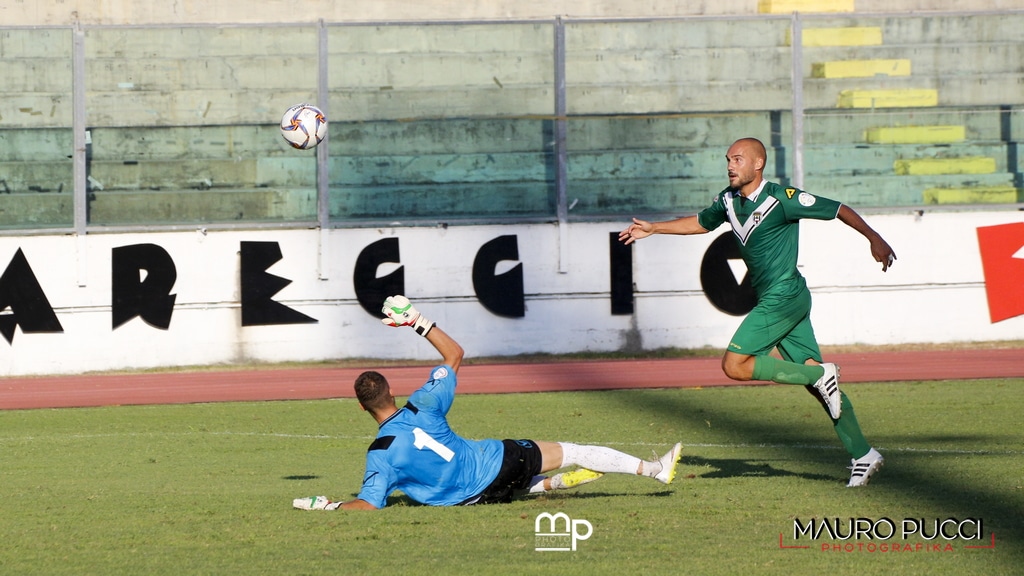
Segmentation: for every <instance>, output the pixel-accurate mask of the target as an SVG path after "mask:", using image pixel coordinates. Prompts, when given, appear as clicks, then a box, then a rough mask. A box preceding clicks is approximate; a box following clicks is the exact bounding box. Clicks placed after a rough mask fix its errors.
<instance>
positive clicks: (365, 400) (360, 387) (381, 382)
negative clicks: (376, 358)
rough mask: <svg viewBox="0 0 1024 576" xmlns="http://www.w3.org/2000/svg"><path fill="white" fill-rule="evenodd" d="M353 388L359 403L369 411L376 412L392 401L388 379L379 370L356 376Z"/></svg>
mask: <svg viewBox="0 0 1024 576" xmlns="http://www.w3.org/2000/svg"><path fill="white" fill-rule="evenodd" d="M353 388H355V391H356V398H357V399H358V400H359V403H360V404H362V405H363V408H366V409H367V410H368V411H370V412H378V411H380V410H381V409H383V408H387V407H388V406H389V405H391V404H393V403H394V400H392V398H391V386H390V385H389V384H388V379H387V378H385V377H384V375H383V374H381V373H380V372H374V371H373V370H367V371H366V372H363V373H362V374H360V375H359V376H357V377H356V382H355V384H354V385H353Z"/></svg>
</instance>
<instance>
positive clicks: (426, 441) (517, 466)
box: [292, 296, 682, 510]
mask: <svg viewBox="0 0 1024 576" xmlns="http://www.w3.org/2000/svg"><path fill="white" fill-rule="evenodd" d="M383 312H384V314H385V315H386V316H387V318H384V319H382V321H383V322H384V323H385V324H386V325H388V326H409V327H412V328H413V329H415V331H416V333H417V334H419V335H420V336H422V337H424V338H426V339H427V341H428V342H430V343H431V344H432V345H433V346H434V348H436V349H437V351H438V352H439V353H440V354H441V358H442V362H441V365H439V366H436V367H435V368H433V369H432V370H431V371H430V377H429V379H428V380H427V382H426V384H424V385H423V386H422V387H421V388H420V389H419V390H417V391H415V392H413V393H412V395H411V396H410V397H409V401H408V402H407V403H406V404H405V406H403V407H402V408H399V407H398V406H397V404H395V397H394V396H392V394H391V388H390V386H389V385H388V381H387V379H385V378H384V376H382V375H381V374H379V373H377V372H373V371H368V372H363V373H362V374H360V375H359V376H358V377H357V378H356V381H355V392H356V398H357V399H358V400H359V405H360V406H361V407H362V408H363V409H364V410H366V411H367V412H369V414H370V416H372V417H373V419H374V420H376V421H377V424H378V425H379V431H378V432H377V438H376V439H375V440H374V441H373V443H371V444H370V448H369V451H368V452H367V454H366V472H365V474H364V475H363V486H362V489H361V490H360V491H359V494H358V496H357V497H356V498H355V499H354V500H350V501H348V502H332V501H331V500H329V499H328V498H327V497H325V496H313V497H307V498H296V499H295V500H294V501H293V502H292V505H293V506H294V507H295V508H298V509H301V510H337V509H339V508H340V509H344V510H376V509H379V508H383V507H384V506H385V505H386V504H387V498H388V496H389V495H390V494H391V493H392V492H394V491H395V490H401V491H402V492H404V493H405V494H406V495H407V496H409V497H410V498H412V499H413V500H415V501H417V502H420V503H423V504H429V505H431V506H455V505H468V504H488V503H496V502H510V501H511V500H512V497H513V495H515V494H517V493H538V492H546V491H548V490H559V489H563V488H573V487H576V486H579V485H581V484H585V483H587V482H591V481H593V480H596V479H597V478H599V477H601V476H602V475H603V474H604V473H605V472H616V473H621V474H635V475H638V476H648V477H651V478H654V479H656V480H658V481H660V482H662V483H665V484H668V483H670V482H672V479H673V478H674V477H675V470H676V464H677V462H678V461H679V454H680V451H681V450H682V445H681V444H676V445H675V446H673V447H672V449H671V450H669V452H668V453H667V454H665V455H664V456H662V457H661V458H659V459H657V460H652V461H644V460H641V459H640V458H637V457H635V456H630V455H629V454H624V453H622V452H619V451H617V450H613V449H611V448H605V447H603V446H582V445H577V444H570V443H566V442H538V441H534V440H493V439H491V440H468V439H466V438H463V437H461V436H459V435H458V434H456V433H455V432H453V431H452V429H451V428H450V427H449V426H448V419H447V417H446V416H447V414H448V410H449V409H450V408H451V406H452V402H453V401H454V399H455V386H456V382H457V378H456V374H457V373H458V371H459V365H460V364H461V363H462V357H463V349H462V347H461V346H460V345H459V344H458V343H457V342H456V341H455V340H453V339H452V338H451V337H450V336H449V335H448V334H447V333H445V332H444V331H443V330H441V328H439V327H438V326H436V325H435V324H434V323H433V322H431V321H429V320H427V319H426V318H425V317H424V316H423V315H422V314H420V313H419V312H418V311H417V310H416V308H414V307H413V306H412V304H411V303H410V302H409V300H408V298H406V297H405V296H390V297H388V298H387V299H386V300H385V301H384V307H383ZM568 466H578V467H579V468H576V469H574V470H571V471H565V472H561V473H559V474H555V475H553V476H550V477H548V476H544V475H543V474H544V473H546V472H550V471H553V470H557V469H559V468H563V467H568Z"/></svg>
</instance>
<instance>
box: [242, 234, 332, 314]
mask: <svg viewBox="0 0 1024 576" xmlns="http://www.w3.org/2000/svg"><path fill="white" fill-rule="evenodd" d="M240 254H241V278H240V282H241V284H242V326H269V325H274V324H316V322H317V320H316V318H311V317H309V316H306V315H305V314H303V313H302V312H299V311H298V310H295V309H294V308H289V307H288V306H285V305H284V304H281V303H280V302H277V301H275V300H274V299H273V298H272V297H273V296H274V294H277V293H278V292H280V291H281V289H282V288H284V287H285V286H287V285H289V284H291V283H292V281H291V280H288V279H287V278H281V277H280V276H275V275H273V274H270V273H269V272H267V268H270V267H271V266H273V265H274V263H276V262H277V261H278V260H280V259H281V257H282V256H281V246H280V245H279V244H278V243H277V242H242V243H241V250H240Z"/></svg>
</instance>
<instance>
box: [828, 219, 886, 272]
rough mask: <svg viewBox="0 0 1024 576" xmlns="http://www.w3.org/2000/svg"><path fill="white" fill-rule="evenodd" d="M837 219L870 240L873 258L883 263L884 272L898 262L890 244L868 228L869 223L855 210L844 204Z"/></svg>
mask: <svg viewBox="0 0 1024 576" xmlns="http://www.w3.org/2000/svg"><path fill="white" fill-rule="evenodd" d="M836 217H837V218H839V220H840V221H841V222H842V223H843V224H846V225H847V226H849V227H850V228H853V229H854V230H856V231H857V232H860V233H861V234H862V235H863V236H864V237H865V238H867V239H868V242H870V243H871V257H872V258H874V259H875V262H881V263H882V272H885V271H886V270H888V269H889V267H890V266H892V263H893V262H895V261H896V253H895V252H893V250H892V248H891V247H890V246H889V243H888V242H886V241H885V240H883V239H882V237H881V236H880V235H879V234H878V232H875V230H874V229H873V228H871V226H868V223H867V222H865V221H864V219H863V218H861V216H860V214H857V212H856V211H854V209H853V208H850V207H849V206H847V205H846V204H843V205H842V206H840V207H839V214H838V215H837V216H836Z"/></svg>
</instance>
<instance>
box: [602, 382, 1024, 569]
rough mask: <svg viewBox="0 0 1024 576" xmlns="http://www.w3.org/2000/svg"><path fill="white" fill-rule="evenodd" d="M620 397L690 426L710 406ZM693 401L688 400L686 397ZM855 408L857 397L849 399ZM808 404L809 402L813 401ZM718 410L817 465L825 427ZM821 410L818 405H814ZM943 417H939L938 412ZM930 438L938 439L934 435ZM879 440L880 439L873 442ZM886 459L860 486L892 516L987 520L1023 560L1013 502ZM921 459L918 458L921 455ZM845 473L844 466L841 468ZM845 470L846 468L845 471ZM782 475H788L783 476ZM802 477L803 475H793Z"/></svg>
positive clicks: (728, 424)
mask: <svg viewBox="0 0 1024 576" xmlns="http://www.w3.org/2000/svg"><path fill="white" fill-rule="evenodd" d="M729 392H730V393H742V390H731V391H729ZM618 394H626V395H628V396H629V397H630V398H629V400H627V401H623V399H622V397H621V396H609V400H610V401H611V402H613V403H614V406H615V409H616V410H618V411H620V412H621V411H623V410H624V409H625V408H626V407H627V406H629V405H632V407H633V408H634V409H637V410H639V411H641V412H643V413H645V414H657V415H660V417H661V418H662V419H663V420H664V421H665V422H671V421H673V420H677V421H678V420H683V421H689V422H704V421H706V418H707V411H708V409H709V408H710V406H709V405H708V404H707V403H706V401H705V400H697V399H696V398H694V400H695V401H694V402H693V403H692V404H691V403H689V402H684V397H679V396H676V397H674V398H671V399H669V398H666V397H665V396H664V395H663V394H646V393H636V392H635V391H622V392H619V393H618ZM685 398H686V399H689V398H690V397H689V396H687V397H685ZM851 400H852V401H853V403H854V405H855V406H856V401H857V398H856V395H852V396H851ZM807 401H811V399H810V398H808V399H807ZM714 409H715V413H714V415H715V425H716V427H718V428H719V429H726V430H729V431H730V435H731V436H732V437H733V438H735V439H736V441H737V442H748V443H750V444H751V445H758V444H761V443H763V442H764V439H765V438H773V439H777V440H774V441H773V443H774V445H773V447H772V448H771V449H772V450H775V451H777V452H778V454H779V457H787V458H794V459H798V460H802V461H811V460H813V461H819V460H820V458H819V457H817V456H814V455H812V454H809V453H808V451H809V450H810V449H809V448H808V446H815V445H819V444H820V442H821V437H820V433H821V430H822V428H820V427H814V426H807V425H806V424H805V423H803V422H801V421H800V420H798V419H797V418H796V417H795V416H794V419H793V421H792V422H791V423H780V422H771V421H769V420H768V419H761V418H757V415H758V414H760V413H761V412H757V411H754V412H744V413H742V414H740V413H737V412H734V411H729V410H727V409H720V408H719V407H717V406H716V407H714ZM815 409H816V410H817V407H815ZM935 417H936V418H941V417H942V415H941V414H936V416H935ZM820 418H821V419H822V421H821V426H824V427H826V428H825V429H828V428H830V427H831V426H830V423H829V421H828V419H827V418H826V416H825V415H824V414H822V415H821V416H820ZM864 432H865V435H866V436H867V439H868V441H869V442H871V441H872V435H871V430H870V427H869V426H866V427H865V429H864ZM976 437H977V436H976V435H970V434H963V433H960V434H951V435H948V436H946V435H943V436H941V437H938V438H939V439H950V438H952V439H957V438H961V439H962V438H971V439H974V438H976ZM932 439H936V438H935V437H933V438H932ZM875 441H877V439H875ZM835 444H836V446H837V447H840V448H841V445H840V443H839V440H838V439H837V438H836V439H835ZM878 446H880V447H881V449H882V451H883V454H884V455H885V456H886V467H885V468H884V469H882V471H881V472H880V473H879V475H878V477H877V478H875V479H873V480H872V482H871V485H870V486H869V487H866V488H858V489H857V490H858V491H860V492H863V493H864V494H865V496H866V497H867V498H869V499H871V500H872V501H874V502H878V501H882V500H887V501H888V502H889V505H890V506H891V507H893V508H894V509H895V511H894V513H893V514H909V515H911V516H912V515H914V513H915V510H917V509H919V508H920V507H922V506H928V507H934V508H936V509H940V510H943V515H948V516H950V517H956V518H960V519H964V518H982V519H984V520H985V528H986V531H987V532H989V533H999V535H1000V536H999V538H1000V545H999V548H1000V552H1001V554H1000V556H1001V558H1000V560H999V562H1000V563H1004V565H1006V566H1010V565H1013V566H1017V565H1019V563H1021V562H1024V511H1022V510H1021V509H1020V508H1019V507H1018V506H1015V505H1014V503H1012V502H1007V501H1006V500H1005V495H1004V494H995V493H992V492H990V491H987V490H985V488H984V487H982V486H978V485H972V484H970V483H965V482H963V481H962V479H960V478H957V477H956V476H955V474H952V473H950V474H946V475H942V474H935V473H934V472H931V471H929V470H924V469H915V468H913V459H912V458H903V459H901V455H900V452H899V451H891V452H888V453H886V451H885V449H884V445H882V444H878ZM836 456H837V458H836V460H837V465H838V466H841V467H843V468H845V466H847V465H848V462H849V460H848V458H849V456H847V455H846V453H845V452H844V451H842V450H841V449H840V450H839V451H837V453H836ZM919 456H920V455H919ZM936 457H945V458H948V460H949V462H950V466H954V465H955V460H956V458H957V456H955V455H945V456H936ZM684 461H686V462H687V463H688V464H698V463H699V462H700V459H699V457H694V456H684ZM707 462H708V463H710V464H711V465H713V466H715V467H717V468H719V472H717V473H712V476H705V477H716V476H714V475H715V474H717V475H718V476H717V477H721V478H724V477H732V476H744V475H749V476H756V475H759V472H760V474H763V475H765V476H769V475H771V472H769V471H765V470H764V468H763V467H757V466H752V465H750V464H749V463H746V462H742V461H734V460H707ZM840 469H842V468H840ZM844 472H845V470H844ZM782 474H785V473H784V472H783V473H782ZM794 475H796V476H801V475H800V474H794ZM809 478H811V479H815V480H819V479H820V480H829V481H835V480H836V477H835V476H828V475H816V474H814V475H810V476H809ZM842 486H843V485H842V484H837V488H836V489H837V490H846V488H844V487H842Z"/></svg>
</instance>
